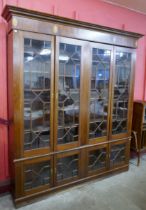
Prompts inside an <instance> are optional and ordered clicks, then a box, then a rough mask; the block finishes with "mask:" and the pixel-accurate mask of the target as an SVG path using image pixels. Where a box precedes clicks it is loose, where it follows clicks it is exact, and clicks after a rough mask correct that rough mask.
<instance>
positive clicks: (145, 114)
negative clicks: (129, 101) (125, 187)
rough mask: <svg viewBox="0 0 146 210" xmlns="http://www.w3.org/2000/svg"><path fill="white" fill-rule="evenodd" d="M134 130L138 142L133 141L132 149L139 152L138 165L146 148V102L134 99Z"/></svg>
mask: <svg viewBox="0 0 146 210" xmlns="http://www.w3.org/2000/svg"><path fill="white" fill-rule="evenodd" d="M132 130H133V131H134V132H135V136H134V138H135V139H136V142H137V143H136V142H135V143H134V142H133V141H132V142H131V149H135V150H136V151H137V152H138V165H139V164H140V153H141V151H143V150H145V149H146V102H144V101H134V107H133V120H132Z"/></svg>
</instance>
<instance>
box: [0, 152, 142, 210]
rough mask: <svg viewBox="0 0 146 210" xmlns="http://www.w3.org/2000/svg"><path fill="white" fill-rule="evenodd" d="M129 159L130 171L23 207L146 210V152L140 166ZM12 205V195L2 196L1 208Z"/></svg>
mask: <svg viewBox="0 0 146 210" xmlns="http://www.w3.org/2000/svg"><path fill="white" fill-rule="evenodd" d="M130 162H131V164H130V170H129V171H128V172H124V173H121V174H118V175H115V176H112V177H108V178H106V179H104V180H99V181H97V180H95V181H92V182H87V183H85V184H82V185H79V186H76V187H73V188H69V189H68V190H65V191H61V192H59V193H56V194H55V195H52V196H48V197H47V198H45V199H43V200H41V201H39V202H36V203H33V204H30V205H27V206H25V207H21V208H20V210H33V209H34V210H35V209H36V210H146V155H145V156H144V155H143V156H142V159H141V165H140V166H139V167H137V166H136V161H135V160H131V161H130ZM13 209H15V208H14V206H13V203H12V200H11V196H10V195H5V196H2V197H0V210H13Z"/></svg>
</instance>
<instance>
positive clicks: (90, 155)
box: [87, 144, 108, 176]
mask: <svg viewBox="0 0 146 210" xmlns="http://www.w3.org/2000/svg"><path fill="white" fill-rule="evenodd" d="M107 169H108V144H103V145H98V146H96V147H91V148H89V149H87V174H88V176H89V175H94V174H99V173H102V172H104V171H106V170H107Z"/></svg>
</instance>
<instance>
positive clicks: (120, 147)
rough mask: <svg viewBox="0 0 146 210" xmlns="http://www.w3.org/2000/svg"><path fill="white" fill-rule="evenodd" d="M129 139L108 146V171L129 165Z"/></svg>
mask: <svg viewBox="0 0 146 210" xmlns="http://www.w3.org/2000/svg"><path fill="white" fill-rule="evenodd" d="M129 150H130V141H129V139H126V140H122V141H119V142H114V143H110V145H109V162H110V163H109V165H110V169H112V168H118V167H121V166H123V165H126V164H127V165H128V163H129Z"/></svg>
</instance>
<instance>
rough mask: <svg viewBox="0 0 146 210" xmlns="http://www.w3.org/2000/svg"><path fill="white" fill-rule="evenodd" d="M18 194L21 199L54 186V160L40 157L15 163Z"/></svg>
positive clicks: (16, 194) (16, 193) (16, 195)
mask: <svg viewBox="0 0 146 210" xmlns="http://www.w3.org/2000/svg"><path fill="white" fill-rule="evenodd" d="M15 173H16V192H15V197H16V198H18V197H21V196H25V195H29V194H33V193H37V192H40V191H43V190H47V189H49V188H50V187H52V186H53V174H54V172H53V158H52V157H43V158H42V157H40V158H35V159H31V160H26V161H24V162H16V163H15Z"/></svg>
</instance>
